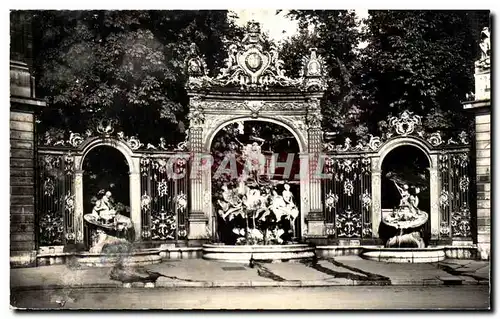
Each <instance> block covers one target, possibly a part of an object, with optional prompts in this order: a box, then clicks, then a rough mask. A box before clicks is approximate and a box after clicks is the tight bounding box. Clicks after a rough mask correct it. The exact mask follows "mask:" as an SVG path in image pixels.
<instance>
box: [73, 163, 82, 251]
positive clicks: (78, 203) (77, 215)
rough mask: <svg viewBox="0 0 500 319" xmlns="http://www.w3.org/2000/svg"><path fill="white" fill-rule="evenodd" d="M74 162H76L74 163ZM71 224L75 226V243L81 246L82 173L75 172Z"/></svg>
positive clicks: (79, 171) (80, 171)
mask: <svg viewBox="0 0 500 319" xmlns="http://www.w3.org/2000/svg"><path fill="white" fill-rule="evenodd" d="M75 162H76V161H75ZM73 223H74V225H75V235H76V238H75V242H76V244H83V240H84V233H83V223H84V220H83V171H82V170H77V171H75V212H74V215H73Z"/></svg>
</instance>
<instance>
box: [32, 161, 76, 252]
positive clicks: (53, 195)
mask: <svg viewBox="0 0 500 319" xmlns="http://www.w3.org/2000/svg"><path fill="white" fill-rule="evenodd" d="M73 164H74V163H73V156H72V154H71V153H67V154H63V153H39V156H38V163H37V172H38V174H37V175H38V176H37V178H38V185H39V187H37V194H36V196H37V217H38V218H37V222H38V234H37V235H38V244H39V245H40V246H52V245H65V244H70V243H74V242H75V229H74V209H75V204H74V203H75V202H74V201H75V195H74V189H73V183H74V165H73Z"/></svg>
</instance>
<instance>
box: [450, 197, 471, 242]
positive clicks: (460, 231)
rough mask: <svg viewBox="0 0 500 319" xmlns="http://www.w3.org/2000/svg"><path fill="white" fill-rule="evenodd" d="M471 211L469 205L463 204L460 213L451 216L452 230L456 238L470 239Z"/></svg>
mask: <svg viewBox="0 0 500 319" xmlns="http://www.w3.org/2000/svg"><path fill="white" fill-rule="evenodd" d="M470 218H471V215H470V210H469V207H468V206H467V204H463V205H462V207H460V209H459V211H456V212H453V213H452V215H451V230H452V234H453V236H454V237H470V236H471V229H470Z"/></svg>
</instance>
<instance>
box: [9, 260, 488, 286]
mask: <svg viewBox="0 0 500 319" xmlns="http://www.w3.org/2000/svg"><path fill="white" fill-rule="evenodd" d="M144 268H146V269H148V270H151V271H156V272H160V273H162V274H163V275H165V276H167V277H160V278H159V279H158V280H157V282H156V287H165V288H170V287H198V288H210V287H328V286H438V285H489V278H490V263H489V262H488V261H478V260H463V259H446V260H444V261H442V262H438V263H419V264H417V263H416V264H399V263H384V262H378V261H372V260H365V259H362V258H360V257H358V256H339V257H335V258H326V259H320V260H318V262H317V263H312V262H304V263H299V262H297V263H256V264H255V265H254V266H253V267H250V266H249V265H244V264H236V263H224V262H217V261H208V260H204V259H180V260H172V259H170V260H165V261H163V262H162V263H161V264H155V265H148V266H145V267H144ZM110 271H111V268H79V267H77V266H74V265H53V266H41V267H35V268H13V269H11V272H10V282H11V289H12V290H44V289H58V288H117V287H123V284H122V283H121V282H118V281H113V280H111V279H110V278H109V273H110ZM133 287H144V285H143V284H137V285H136V284H134V285H133Z"/></svg>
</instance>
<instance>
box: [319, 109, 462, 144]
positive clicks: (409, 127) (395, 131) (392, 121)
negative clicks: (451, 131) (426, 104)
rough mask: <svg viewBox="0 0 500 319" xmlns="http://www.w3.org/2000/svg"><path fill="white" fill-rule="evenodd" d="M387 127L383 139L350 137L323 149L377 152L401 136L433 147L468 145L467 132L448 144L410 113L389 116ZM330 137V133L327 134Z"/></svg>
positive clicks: (453, 138)
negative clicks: (354, 140)
mask: <svg viewBox="0 0 500 319" xmlns="http://www.w3.org/2000/svg"><path fill="white" fill-rule="evenodd" d="M387 123H388V124H387V127H386V128H385V129H384V131H383V132H382V137H379V136H374V135H372V134H369V135H368V138H362V139H360V140H359V141H357V142H353V141H352V140H351V139H350V138H349V137H346V138H345V140H344V144H339V145H335V144H334V143H332V142H326V143H324V145H323V149H324V150H325V151H327V152H337V153H347V152H375V151H377V150H379V149H380V147H381V146H382V145H383V144H384V143H385V142H387V141H388V140H389V139H391V138H393V137H395V136H400V137H407V136H413V137H415V138H418V139H420V140H422V141H424V142H425V143H428V144H429V145H430V146H431V147H436V148H437V147H442V146H447V147H452V146H454V145H468V144H469V138H468V135H467V133H466V132H463V131H462V132H460V134H458V136H457V137H453V136H452V137H450V138H449V139H448V140H447V142H445V141H444V139H443V136H442V133H441V132H440V131H437V132H429V133H428V132H426V131H424V129H423V127H422V118H421V116H419V115H415V114H413V113H412V112H410V111H403V112H401V113H400V114H399V116H389V117H388V118H387ZM325 134H326V135H327V136H328V134H329V133H328V132H327V133H325Z"/></svg>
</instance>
